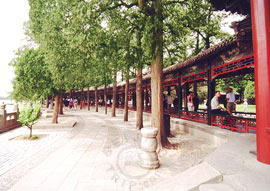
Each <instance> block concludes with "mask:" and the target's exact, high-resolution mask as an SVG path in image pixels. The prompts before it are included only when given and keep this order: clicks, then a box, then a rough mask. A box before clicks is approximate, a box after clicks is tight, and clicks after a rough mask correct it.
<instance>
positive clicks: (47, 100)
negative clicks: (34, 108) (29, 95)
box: [46, 97, 49, 109]
mask: <svg viewBox="0 0 270 191" xmlns="http://www.w3.org/2000/svg"><path fill="white" fill-rule="evenodd" d="M46 108H47V109H48V108H49V97H47V98H46Z"/></svg>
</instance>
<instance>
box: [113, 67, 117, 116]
mask: <svg viewBox="0 0 270 191" xmlns="http://www.w3.org/2000/svg"><path fill="white" fill-rule="evenodd" d="M116 83H117V82H116V70H115V72H114V82H113V103H112V117H116V114H115V109H116V94H117V89H116V85H117V84H116Z"/></svg>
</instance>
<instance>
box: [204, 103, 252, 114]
mask: <svg viewBox="0 0 270 191" xmlns="http://www.w3.org/2000/svg"><path fill="white" fill-rule="evenodd" d="M221 106H222V107H224V105H223V104H221ZM199 109H205V107H204V105H203V104H200V105H199ZM236 111H237V112H244V104H236ZM247 112H248V113H256V105H248V111H247Z"/></svg>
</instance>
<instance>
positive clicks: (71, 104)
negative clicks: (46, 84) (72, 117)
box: [63, 98, 85, 110]
mask: <svg viewBox="0 0 270 191" xmlns="http://www.w3.org/2000/svg"><path fill="white" fill-rule="evenodd" d="M63 104H64V106H65V108H66V109H67V108H69V109H75V110H77V109H78V105H80V100H78V99H77V98H75V99H72V98H70V99H63ZM82 108H83V109H84V108H85V101H84V100H82Z"/></svg>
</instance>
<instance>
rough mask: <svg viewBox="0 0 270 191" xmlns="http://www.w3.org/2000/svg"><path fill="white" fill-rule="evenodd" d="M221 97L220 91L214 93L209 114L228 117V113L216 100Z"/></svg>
mask: <svg viewBox="0 0 270 191" xmlns="http://www.w3.org/2000/svg"><path fill="white" fill-rule="evenodd" d="M220 96H221V94H220V91H216V92H215V96H214V97H213V98H212V100H211V113H212V114H223V115H229V113H228V112H227V111H226V109H224V108H223V107H221V106H220V105H219V101H218V98H219V97H220Z"/></svg>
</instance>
